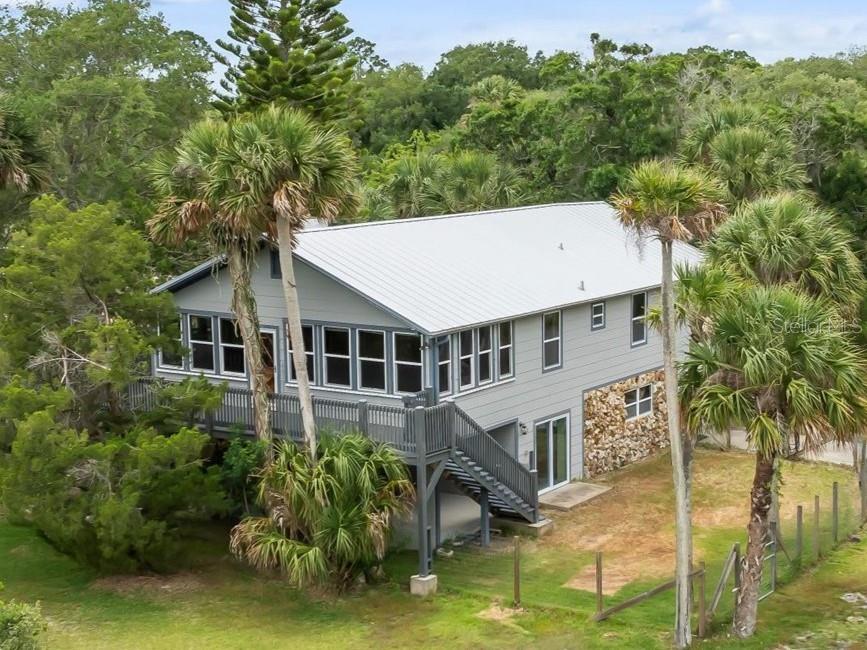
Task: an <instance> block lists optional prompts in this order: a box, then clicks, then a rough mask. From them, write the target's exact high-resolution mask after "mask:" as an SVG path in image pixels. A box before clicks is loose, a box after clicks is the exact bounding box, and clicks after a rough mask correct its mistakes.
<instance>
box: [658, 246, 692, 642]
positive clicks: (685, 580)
mask: <svg viewBox="0 0 867 650" xmlns="http://www.w3.org/2000/svg"><path fill="white" fill-rule="evenodd" d="M661 243H662V360H663V368H664V370H665V404H666V409H667V411H668V413H667V415H668V435H669V438H670V441H671V471H672V476H673V479H674V508H675V535H676V538H675V542H676V549H675V576H674V578H675V587H676V603H675V621H674V644H675V646H676V647H678V648H686V647H689V645H690V644H691V643H692V630H691V629H690V614H691V611H690V610H691V605H692V603H691V600H692V599H691V597H690V578H689V574H690V569H691V567H690V562H691V559H692V524H691V521H690V519H691V517H690V504H689V486H688V479H687V468H688V457H687V456H686V455H685V454H684V444H683V438H682V437H681V433H680V402H679V399H678V395H677V368H676V366H675V357H676V354H677V340H676V338H677V329H676V327H677V324H676V322H675V317H674V271H673V268H672V267H673V262H672V247H673V244H672V242H671V240H663V241H662V242H661Z"/></svg>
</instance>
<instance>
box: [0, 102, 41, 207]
mask: <svg viewBox="0 0 867 650" xmlns="http://www.w3.org/2000/svg"><path fill="white" fill-rule="evenodd" d="M46 181H47V168H46V152H45V150H44V149H43V147H42V146H41V145H40V143H39V140H38V138H37V137H36V134H35V133H34V131H33V130H32V129H31V128H30V126H29V125H28V124H27V123H26V122H25V120H24V119H23V117H22V116H21V114H20V113H19V112H18V110H17V109H16V108H15V107H14V106H13V104H12V102H11V100H10V99H9V98H8V97H7V96H5V95H3V94H2V93H0V189H7V188H12V189H16V190H18V191H19V192H32V191H34V190H38V189H39V188H40V187H42V186H44V185H45V183H46Z"/></svg>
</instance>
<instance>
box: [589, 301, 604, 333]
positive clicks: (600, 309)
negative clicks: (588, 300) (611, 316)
mask: <svg viewBox="0 0 867 650" xmlns="http://www.w3.org/2000/svg"><path fill="white" fill-rule="evenodd" d="M603 327H605V303H604V302H594V303H593V304H592V305H591V306H590V329H592V330H601V329H602V328H603Z"/></svg>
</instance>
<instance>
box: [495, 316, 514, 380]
mask: <svg viewBox="0 0 867 650" xmlns="http://www.w3.org/2000/svg"><path fill="white" fill-rule="evenodd" d="M512 345H513V344H512V323H510V322H509V323H500V325H499V338H498V340H497V346H498V348H499V351H500V353H499V359H498V361H499V367H498V368H497V378H498V379H506V378H507V377H511V376H512V374H513V373H514V371H513V370H512V349H513V348H512Z"/></svg>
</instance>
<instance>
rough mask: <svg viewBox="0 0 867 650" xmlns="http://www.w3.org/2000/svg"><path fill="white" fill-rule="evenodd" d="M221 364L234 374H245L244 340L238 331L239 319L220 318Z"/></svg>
mask: <svg viewBox="0 0 867 650" xmlns="http://www.w3.org/2000/svg"><path fill="white" fill-rule="evenodd" d="M220 366H221V368H222V370H223V372H225V373H228V374H232V375H243V374H245V372H246V367H245V365H244V341H243V340H242V339H241V334H240V332H239V331H238V323H237V321H235V320H233V319H231V318H221V319H220Z"/></svg>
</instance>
